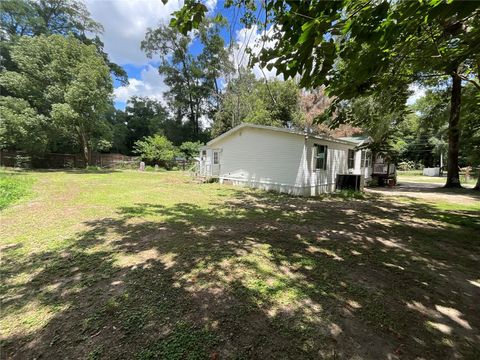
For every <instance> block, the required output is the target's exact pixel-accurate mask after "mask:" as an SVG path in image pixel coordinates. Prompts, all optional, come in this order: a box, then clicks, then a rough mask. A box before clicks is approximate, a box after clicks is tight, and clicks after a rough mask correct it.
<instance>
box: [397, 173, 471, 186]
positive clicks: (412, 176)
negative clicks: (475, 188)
mask: <svg viewBox="0 0 480 360" xmlns="http://www.w3.org/2000/svg"><path fill="white" fill-rule="evenodd" d="M398 181H399V182H401V181H407V182H422V183H423V182H425V183H436V184H445V183H446V182H447V178H446V174H444V176H442V177H436V176H424V175H423V173H422V171H421V170H413V171H398ZM460 181H461V183H462V184H463V185H475V184H476V182H477V179H476V178H475V177H474V176H469V177H468V179H466V178H465V176H464V175H460Z"/></svg>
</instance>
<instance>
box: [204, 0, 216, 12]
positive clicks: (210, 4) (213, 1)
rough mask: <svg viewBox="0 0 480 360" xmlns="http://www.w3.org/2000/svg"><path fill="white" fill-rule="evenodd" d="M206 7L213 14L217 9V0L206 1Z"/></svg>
mask: <svg viewBox="0 0 480 360" xmlns="http://www.w3.org/2000/svg"><path fill="white" fill-rule="evenodd" d="M205 6H206V7H207V9H208V11H210V12H213V10H215V8H216V7H217V0H206V1H205Z"/></svg>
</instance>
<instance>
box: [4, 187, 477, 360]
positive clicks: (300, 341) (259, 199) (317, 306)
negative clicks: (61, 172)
mask: <svg viewBox="0 0 480 360" xmlns="http://www.w3.org/2000/svg"><path fill="white" fill-rule="evenodd" d="M477 218H478V212H477V213H475V212H474V211H455V212H449V213H444V212H440V211H438V210H437V209H435V208H433V207H431V206H429V205H425V204H412V203H407V204H400V203H392V202H390V201H389V200H388V199H386V198H380V199H376V200H372V199H367V200H348V201H346V200H341V199H336V198H325V199H323V200H318V199H303V198H293V197H288V196H283V195H277V194H269V193H263V192H247V191H235V192H234V194H233V196H230V198H229V199H227V200H222V201H217V202H213V201H212V204H210V206H209V207H200V206H198V205H196V204H193V203H178V204H176V205H175V206H172V207H165V206H163V205H162V204H154V203H142V204H135V205H134V206H131V207H124V208H121V209H119V213H118V216H117V217H112V218H105V219H101V220H98V221H92V222H87V223H85V225H86V226H87V227H88V230H87V231H84V232H82V233H79V234H78V236H76V237H75V238H74V239H72V242H71V245H70V246H69V247H67V248H65V249H62V250H59V251H58V252H47V253H40V254H35V255H32V256H30V257H28V258H26V259H25V258H20V259H19V258H15V257H13V256H12V257H9V256H8V249H7V250H5V256H4V257H5V258H6V260H4V264H3V266H2V271H3V276H2V279H4V282H3V289H2V290H3V294H5V296H4V299H3V306H2V310H3V314H5V315H8V316H11V317H12V319H13V320H15V316H25V314H27V315H28V312H29V311H32V312H33V314H35V315H32V316H27V321H31V322H33V323H34V322H35V321H38V323H39V324H43V325H44V326H43V327H42V326H40V325H39V326H38V328H35V326H32V327H31V329H32V330H31V331H30V333H25V332H23V333H22V332H19V333H15V331H10V333H11V334H12V335H10V336H9V337H7V338H6V339H5V341H4V355H3V356H5V355H6V356H7V357H12V358H32V357H37V358H39V357H43V358H49V359H50V358H65V357H68V358H85V357H86V356H90V357H91V358H108V359H114V358H118V359H124V358H140V359H149V358H167V359H184V358H209V357H212V358H217V357H219V358H262V359H265V358H272V359H273V358H291V359H298V358H350V357H355V356H356V357H358V358H397V357H398V358H403V357H406V358H413V357H425V358H453V357H457V356H460V357H462V356H463V357H466V358H468V357H473V358H474V357H475V356H477V355H478V354H479V351H480V350H479V346H478V344H479V340H480V337H479V336H480V329H479V326H480V316H479V314H478V311H476V310H478V308H477V302H478V298H479V296H480V284H479V283H480V280H479V273H478V268H480V266H479V265H480V264H479V262H480V251H479V250H480V244H479V240H478V236H477V234H478V230H479V224H478V220H476V219H477ZM465 219H468V220H465ZM24 274H30V275H31V277H32V278H31V279H30V281H28V282H25V281H24V282H22V281H21V277H22V276H23V275H24ZM19 279H20V280H19ZM16 314H17V315H16ZM42 314H43V315H42ZM39 316H40V317H41V316H43V318H41V319H37V317H39ZM45 319H46V320H45ZM24 321H25V320H24Z"/></svg>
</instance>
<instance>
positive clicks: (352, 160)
mask: <svg viewBox="0 0 480 360" xmlns="http://www.w3.org/2000/svg"><path fill="white" fill-rule="evenodd" d="M350 155H351V156H350ZM347 169H355V150H353V149H348V153H347Z"/></svg>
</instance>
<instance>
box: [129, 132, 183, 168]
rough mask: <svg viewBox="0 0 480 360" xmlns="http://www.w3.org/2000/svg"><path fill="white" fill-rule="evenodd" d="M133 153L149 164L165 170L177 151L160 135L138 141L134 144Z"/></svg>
mask: <svg viewBox="0 0 480 360" xmlns="http://www.w3.org/2000/svg"><path fill="white" fill-rule="evenodd" d="M134 152H135V153H136V154H139V155H140V158H141V159H142V160H143V161H145V162H146V163H149V164H158V165H160V166H163V167H165V168H170V167H171V166H172V163H173V160H174V158H175V155H177V149H176V148H175V146H174V145H173V144H172V143H171V142H170V141H169V140H168V139H167V138H166V137H165V136H162V135H154V136H149V137H147V138H145V139H144V140H139V141H137V142H136V143H135V149H134Z"/></svg>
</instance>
